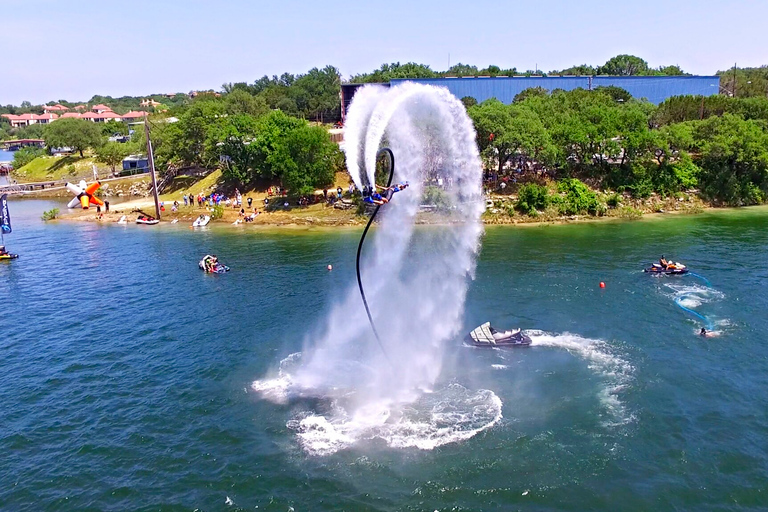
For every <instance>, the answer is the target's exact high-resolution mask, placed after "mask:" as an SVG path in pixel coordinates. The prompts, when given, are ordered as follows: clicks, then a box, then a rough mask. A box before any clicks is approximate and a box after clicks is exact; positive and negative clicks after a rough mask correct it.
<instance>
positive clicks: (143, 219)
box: [136, 215, 160, 225]
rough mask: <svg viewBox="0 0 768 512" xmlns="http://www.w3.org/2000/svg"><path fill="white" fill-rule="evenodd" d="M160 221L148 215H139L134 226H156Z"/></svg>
mask: <svg viewBox="0 0 768 512" xmlns="http://www.w3.org/2000/svg"><path fill="white" fill-rule="evenodd" d="M159 222H160V221H159V220H157V219H156V218H154V217H150V216H148V215H139V218H138V219H136V224H147V225H153V224H158V223H159Z"/></svg>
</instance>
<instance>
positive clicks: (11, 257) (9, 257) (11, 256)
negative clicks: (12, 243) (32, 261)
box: [0, 252, 19, 261]
mask: <svg viewBox="0 0 768 512" xmlns="http://www.w3.org/2000/svg"><path fill="white" fill-rule="evenodd" d="M18 257H19V255H18V254H11V253H9V252H6V253H5V254H0V261H2V260H15V259H16V258H18Z"/></svg>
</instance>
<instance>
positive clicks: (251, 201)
mask: <svg viewBox="0 0 768 512" xmlns="http://www.w3.org/2000/svg"><path fill="white" fill-rule="evenodd" d="M251 203H253V198H252V197H250V196H248V209H250V208H251Z"/></svg>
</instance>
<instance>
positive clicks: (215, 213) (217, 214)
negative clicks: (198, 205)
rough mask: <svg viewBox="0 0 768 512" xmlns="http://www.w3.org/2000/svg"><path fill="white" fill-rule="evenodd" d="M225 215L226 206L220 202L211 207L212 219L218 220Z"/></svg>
mask: <svg viewBox="0 0 768 512" xmlns="http://www.w3.org/2000/svg"><path fill="white" fill-rule="evenodd" d="M223 216H224V207H223V206H221V205H220V204H217V205H216V206H214V207H213V208H211V220H217V219H220V218H222V217H223Z"/></svg>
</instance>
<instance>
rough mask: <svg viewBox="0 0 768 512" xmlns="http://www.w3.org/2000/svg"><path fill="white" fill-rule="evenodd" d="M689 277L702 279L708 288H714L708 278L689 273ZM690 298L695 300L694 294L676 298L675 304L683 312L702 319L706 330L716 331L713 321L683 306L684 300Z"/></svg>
mask: <svg viewBox="0 0 768 512" xmlns="http://www.w3.org/2000/svg"><path fill="white" fill-rule="evenodd" d="M688 275H690V276H693V277H697V278H699V279H701V280H702V281H704V283H706V285H707V288H711V287H712V283H710V282H709V279H707V278H706V277H704V276H700V275H699V274H694V273H693V272H689V273H688ZM688 298H695V296H694V295H692V294H689V293H686V294H684V295H681V296H679V297H676V298H675V304H676V305H677V307H679V308H680V309H682V310H683V311H686V312H688V313H690V314H692V315H694V316H696V317H698V318H700V319H701V320H703V321H704V324H705V326H706V329H707V330H708V331H712V330H714V328H715V326H714V324H713V323H712V321H711V320H710V319H709V318H707V317H706V316H704V315H702V314H701V313H699V312H697V311H694V310H692V309H691V308H688V307H685V306H683V304H682V302H683V300H685V299H688Z"/></svg>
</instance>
